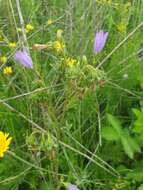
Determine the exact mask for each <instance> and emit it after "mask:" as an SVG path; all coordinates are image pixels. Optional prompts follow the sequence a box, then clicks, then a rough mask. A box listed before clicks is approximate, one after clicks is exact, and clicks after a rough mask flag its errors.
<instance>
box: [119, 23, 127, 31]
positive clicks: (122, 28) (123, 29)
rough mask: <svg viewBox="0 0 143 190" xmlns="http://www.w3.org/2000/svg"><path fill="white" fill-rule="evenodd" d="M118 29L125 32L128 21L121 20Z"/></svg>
mask: <svg viewBox="0 0 143 190" xmlns="http://www.w3.org/2000/svg"><path fill="white" fill-rule="evenodd" d="M117 30H118V31H119V32H120V33H124V32H125V31H126V23H124V22H120V23H119V24H118V25H117Z"/></svg>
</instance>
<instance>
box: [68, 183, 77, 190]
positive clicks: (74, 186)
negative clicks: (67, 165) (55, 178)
mask: <svg viewBox="0 0 143 190" xmlns="http://www.w3.org/2000/svg"><path fill="white" fill-rule="evenodd" d="M67 190H79V189H78V188H77V186H76V185H73V184H69V185H68V189H67Z"/></svg>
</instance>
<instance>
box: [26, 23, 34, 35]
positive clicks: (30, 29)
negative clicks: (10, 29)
mask: <svg viewBox="0 0 143 190" xmlns="http://www.w3.org/2000/svg"><path fill="white" fill-rule="evenodd" d="M25 29H26V32H27V33H28V32H31V31H33V30H34V26H33V25H31V24H27V25H26V28H25Z"/></svg>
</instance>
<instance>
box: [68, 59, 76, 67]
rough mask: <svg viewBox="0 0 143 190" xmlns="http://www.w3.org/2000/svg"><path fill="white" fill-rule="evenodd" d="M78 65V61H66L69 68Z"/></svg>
mask: <svg viewBox="0 0 143 190" xmlns="http://www.w3.org/2000/svg"><path fill="white" fill-rule="evenodd" d="M76 64H77V60H76V59H73V58H67V59H66V65H67V66H69V67H73V66H74V65H76Z"/></svg>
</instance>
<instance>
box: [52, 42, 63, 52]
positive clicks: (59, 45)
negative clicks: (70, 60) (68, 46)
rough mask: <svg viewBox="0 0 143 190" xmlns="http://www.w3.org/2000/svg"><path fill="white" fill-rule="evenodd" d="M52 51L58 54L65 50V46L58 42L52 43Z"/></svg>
mask: <svg viewBox="0 0 143 190" xmlns="http://www.w3.org/2000/svg"><path fill="white" fill-rule="evenodd" d="M53 45H54V49H55V50H56V51H57V52H58V53H59V52H62V51H63V50H64V48H65V44H64V43H63V42H61V41H59V40H57V41H55V42H54V44H53Z"/></svg>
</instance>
